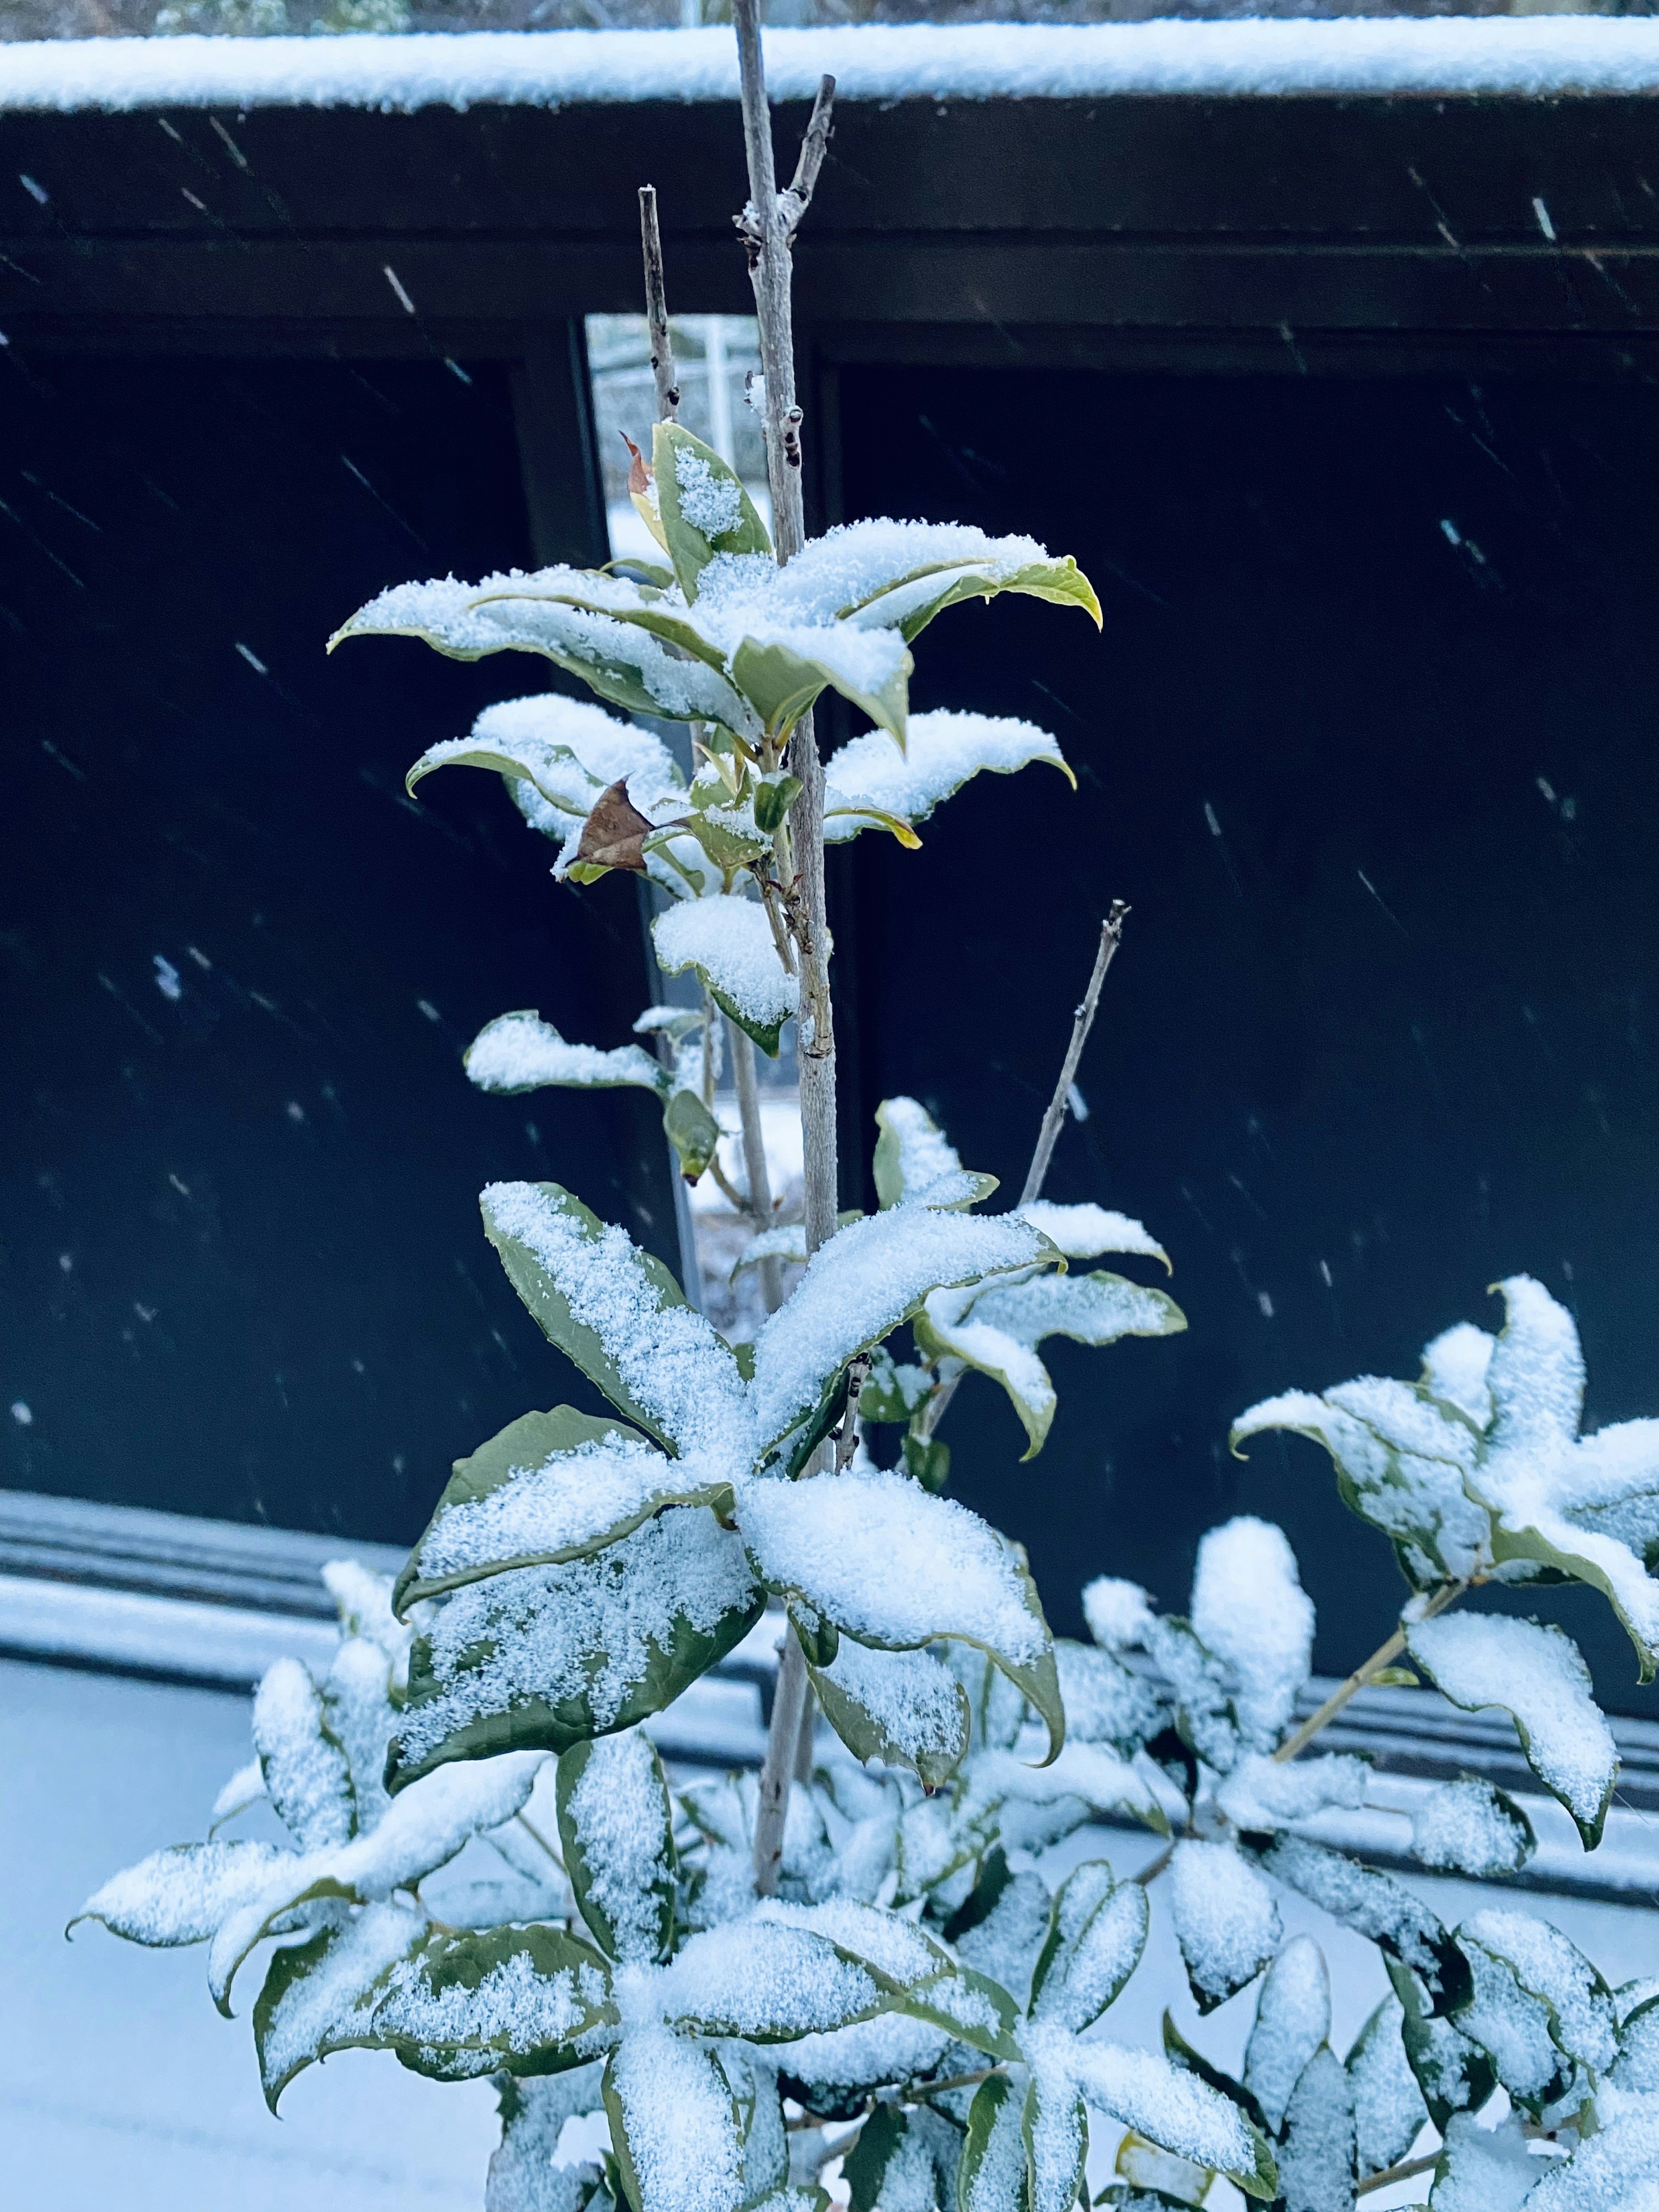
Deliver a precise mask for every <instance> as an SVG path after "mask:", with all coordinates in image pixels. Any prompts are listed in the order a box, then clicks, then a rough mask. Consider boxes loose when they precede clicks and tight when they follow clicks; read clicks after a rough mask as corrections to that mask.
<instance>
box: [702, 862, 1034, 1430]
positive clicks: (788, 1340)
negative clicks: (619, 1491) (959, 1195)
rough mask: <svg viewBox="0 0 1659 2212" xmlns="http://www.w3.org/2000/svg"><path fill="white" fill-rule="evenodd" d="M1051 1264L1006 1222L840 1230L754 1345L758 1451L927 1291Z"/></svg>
mask: <svg viewBox="0 0 1659 2212" xmlns="http://www.w3.org/2000/svg"><path fill="white" fill-rule="evenodd" d="M705 903H707V902H705ZM1054 1256H1055V1255H1054V1254H1053V1253H1051V1252H1050V1251H1049V1249H1048V1246H1047V1245H1046V1244H1045V1243H1044V1241H1043V1239H1042V1237H1040V1236H1039V1235H1038V1234H1037V1232H1036V1230H1034V1229H1030V1228H1028V1227H1027V1226H1026V1225H1025V1224H1024V1222H1022V1221H1018V1220H1017V1219H1015V1218H1013V1217H1012V1216H1011V1215H1007V1214H1001V1215H994V1216H991V1217H989V1218H981V1217H980V1216H978V1215H974V1214H966V1213H950V1212H939V1211H936V1210H935V1209H933V1207H930V1206H894V1207H891V1208H890V1209H889V1210H888V1211H886V1212H882V1213H876V1214H870V1215H866V1216H865V1217H864V1218H861V1219H860V1220H857V1221H852V1222H849V1223H848V1225H847V1226H846V1227H845V1228H843V1229H838V1230H837V1231H836V1233H835V1235H834V1236H833V1237H830V1238H829V1242H828V1243H825V1244H823V1245H821V1246H820V1247H819V1249H817V1251H816V1252H815V1253H814V1254H813V1255H812V1258H811V1261H810V1262H809V1264H808V1267H807V1270H806V1273H805V1275H804V1276H803V1277H802V1279H801V1284H800V1287H799V1290H798V1291H796V1292H795V1294H794V1296H793V1297H792V1298H791V1299H790V1300H789V1302H788V1303H787V1305H785V1306H783V1307H781V1309H780V1310H779V1311H778V1312H776V1313H775V1314H774V1315H773V1316H771V1318H770V1320H769V1321H768V1322H767V1323H766V1325H765V1327H764V1328H763V1329H762V1330H761V1332H760V1334H759V1335H758V1336H757V1338H756V1340H755V1380H754V1397H755V1414H756V1419H757V1425H758V1430H759V1436H760V1441H761V1443H762V1445H763V1446H764V1445H766V1444H769V1443H776V1442H777V1441H778V1439H779V1438H781V1437H783V1436H784V1435H786V1434H787V1431H789V1430H790V1429H791V1428H793V1426H794V1425H795V1424H796V1423H798V1422H799V1421H801V1420H803V1419H805V1418H806V1417H807V1416H808V1415H809V1414H811V1412H812V1411H813V1409H814V1408H815V1407H817V1405H818V1404H819V1402H820V1401H821V1400H822V1398H823V1395H824V1394H825V1392H826V1390H827V1389H829V1386H830V1384H831V1383H833V1381H834V1379H835V1377H836V1376H837V1375H838V1374H839V1373H840V1371H841V1370H842V1368H844V1367H845V1366H846V1364H847V1363H848V1361H849V1360H851V1359H853V1358H856V1356H857V1355H858V1354H859V1353H860V1352H864V1351H867V1350H868V1349H870V1348H871V1347H872V1346H874V1345H876V1344H878V1343H879V1342H880V1341H881V1340H882V1338H883V1337H884V1336H886V1335H888V1334H890V1332H891V1331H892V1330H894V1329H896V1328H898V1327H899V1325H900V1324H901V1323H902V1322H906V1321H908V1320H909V1319H910V1318H911V1316H913V1315H914V1314H915V1312H916V1310H917V1309H918V1308H919V1307H920V1306H921V1302H922V1300H923V1299H924V1298H925V1297H927V1294H928V1292H929V1291H933V1290H937V1289H939V1288H940V1287H942V1286H945V1285H954V1284H966V1283H975V1282H978V1281H980V1280H981V1279H982V1278H984V1277H986V1276H990V1275H995V1274H999V1273H1006V1272H1009V1271H1011V1270H1012V1269H1015V1268H1019V1267H1031V1266H1033V1265H1037V1264H1046V1262H1047V1261H1049V1260H1052V1259H1053V1258H1054Z"/></svg>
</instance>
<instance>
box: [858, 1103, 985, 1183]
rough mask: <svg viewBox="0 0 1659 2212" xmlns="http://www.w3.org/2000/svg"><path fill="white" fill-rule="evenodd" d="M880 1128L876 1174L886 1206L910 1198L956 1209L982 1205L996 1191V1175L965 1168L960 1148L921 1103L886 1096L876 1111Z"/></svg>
mask: <svg viewBox="0 0 1659 2212" xmlns="http://www.w3.org/2000/svg"><path fill="white" fill-rule="evenodd" d="M876 1127H878V1129H879V1130H880V1132H881V1134H880V1135H879V1136H878V1138H877V1139H876V1153H875V1161H874V1166H873V1173H874V1176H875V1182H876V1197H877V1200H878V1202H879V1204H880V1205H881V1206H883V1207H886V1206H897V1205H898V1204H900V1202H901V1201H902V1200H909V1201H910V1203H912V1204H913V1205H916V1206H945V1207H946V1208H951V1209H955V1208H958V1207H962V1206H977V1205H978V1204H979V1202H980V1201H981V1199H986V1198H988V1197H989V1196H990V1195H991V1193H992V1192H993V1191H994V1189H995V1188H996V1187H997V1178H996V1177H995V1176H991V1175H977V1174H975V1173H974V1172H972V1171H971V1170H969V1169H967V1168H964V1167H963V1164H962V1160H961V1157H960V1155H959V1154H958V1152H957V1148H956V1146H954V1145H953V1144H952V1143H951V1140H950V1139H949V1138H948V1137H946V1135H945V1132H944V1131H943V1130H942V1129H941V1128H940V1127H939V1124H938V1122H937V1121H934V1119H933V1115H931V1114H929V1113H928V1112H927V1109H926V1108H925V1107H924V1106H922V1105H921V1104H920V1103H918V1101H917V1100H915V1099H914V1098H884V1099H883V1100H882V1102H881V1103H880V1105H879V1106H878V1107H877V1109H876Z"/></svg>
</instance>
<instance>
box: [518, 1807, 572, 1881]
mask: <svg viewBox="0 0 1659 2212" xmlns="http://www.w3.org/2000/svg"><path fill="white" fill-rule="evenodd" d="M513 1819H514V1820H516V1821H517V1822H518V1824H519V1826H520V1827H521V1828H522V1829H523V1830H524V1832H525V1833H526V1835H527V1836H529V1837H530V1838H532V1840H533V1841H534V1842H536V1843H538V1844H540V1845H541V1847H542V1849H543V1850H544V1851H545V1852H546V1853H547V1856H548V1857H549V1858H550V1859H551V1860H552V1862H553V1863H554V1865H555V1866H556V1867H557V1869H559V1872H560V1873H561V1874H562V1873H563V1872H564V1861H563V1860H562V1858H561V1857H560V1856H559V1854H558V1853H557V1851H556V1850H554V1848H553V1846H552V1844H550V1843H549V1842H548V1840H547V1838H546V1837H545V1836H544V1835H543V1833H542V1832H541V1830H540V1829H539V1828H538V1826H536V1824H535V1822H534V1821H533V1820H526V1818H525V1816H524V1814H522V1813H515V1814H513Z"/></svg>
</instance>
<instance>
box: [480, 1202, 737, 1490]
mask: <svg viewBox="0 0 1659 2212" xmlns="http://www.w3.org/2000/svg"><path fill="white" fill-rule="evenodd" d="M479 1204H480V1206H481V1208H482V1211H483V1224H484V1234H485V1235H486V1236H487V1237H489V1241H490V1243H492V1244H493V1245H494V1246H495V1249H496V1251H497V1253H498V1254H499V1255H500V1256H501V1265H502V1266H503V1267H505V1268H506V1270H507V1279H508V1281H509V1282H510V1283H511V1284H512V1285H513V1289H514V1290H515V1291H517V1292H518V1293H519V1296H520V1297H521V1298H522V1299H523V1300H524V1302H525V1304H526V1306H528V1308H529V1309H530V1311H531V1313H532V1316H534V1318H535V1320H536V1321H537V1322H538V1323H539V1324H540V1326H541V1329H542V1333H543V1334H544V1336H545V1337H546V1338H547V1339H548V1341H549V1342H550V1344H553V1345H555V1346H557V1348H558V1349H559V1350H560V1351H561V1352H564V1353H565V1354H566V1355H567V1357H568V1358H571V1359H573V1360H574V1362H575V1363H576V1364H577V1366H578V1367H580V1369H581V1370H582V1372H583V1374H584V1375H586V1376H587V1377H588V1379H589V1381H590V1382H592V1383H597V1384H598V1386H599V1389H601V1390H603V1391H604V1393H605V1396H606V1397H607V1398H609V1399H610V1400H611V1403H612V1404H613V1405H614V1406H617V1407H619V1408H620V1409H621V1411H622V1412H623V1413H625V1414H627V1416H628V1418H629V1419H630V1420H631V1421H634V1422H635V1423H637V1425H639V1426H640V1427H641V1428H642V1429H643V1430H645V1431H646V1432H647V1435H650V1436H653V1437H655V1438H656V1439H657V1441H658V1443H661V1444H663V1445H665V1446H666V1448H667V1449H669V1450H670V1451H680V1450H685V1449H691V1448H693V1447H694V1446H695V1445H696V1444H697V1443H699V1442H702V1441H705V1440H706V1441H707V1442H708V1443H709V1444H710V1445H711V1446H716V1445H723V1444H724V1443H725V1440H726V1437H729V1436H730V1435H732V1434H736V1435H738V1436H742V1435H743V1433H744V1431H745V1430H746V1429H747V1427H748V1413H747V1406H746V1394H745V1392H744V1386H743V1381H742V1377H741V1376H739V1375H738V1370H737V1364H736V1362H735V1361H734V1360H733V1358H732V1353H731V1351H730V1349H729V1348H728V1347H727V1346H726V1344H725V1343H724V1341H723V1340H721V1339H720V1337H719V1336H717V1335H716V1334H715V1333H714V1330H713V1328H710V1327H709V1325H708V1322H706V1321H705V1320H704V1319H703V1317H702V1315H701V1314H698V1313H695V1312H694V1311H693V1310H692V1309H691V1308H690V1305H688V1304H687V1303H686V1299H685V1294H684V1291H682V1290H681V1289H680V1286H679V1285H678V1283H677V1282H676V1281H675V1280H674V1278H673V1277H672V1275H671V1274H670V1273H669V1272H668V1270H667V1268H666V1267H664V1266H663V1264H662V1262H661V1261H660V1260H658V1259H655V1258H653V1255H651V1254H650V1253H648V1252H641V1250H640V1249H639V1248H638V1246H637V1245H635V1244H634V1243H630V1242H629V1239H628V1237H626V1236H625V1235H624V1234H623V1231H621V1230H620V1229H616V1228H609V1229H608V1228H607V1227H606V1226H605V1224H604V1223H603V1222H601V1221H600V1220H599V1218H598V1216H597V1215H596V1214H593V1213H591V1212H589V1211H588V1209H587V1208H586V1206H584V1205H583V1204H582V1203H581V1201H580V1200H579V1199H576V1198H574V1197H572V1195H571V1194H570V1193H569V1192H568V1190H565V1189H562V1188H561V1187H560V1185H559V1184H557V1183H556V1182H508V1183H501V1182H498V1183H491V1184H490V1185H489V1188H488V1189H487V1190H485V1191H484V1192H483V1194H482V1197H481V1198H480V1200H479Z"/></svg>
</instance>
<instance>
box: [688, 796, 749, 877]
mask: <svg viewBox="0 0 1659 2212" xmlns="http://www.w3.org/2000/svg"><path fill="white" fill-rule="evenodd" d="M671 836H675V837H690V838H692V839H694V840H695V841H696V843H697V844H699V845H701V846H702V849H703V851H704V852H705V853H706V854H707V855H708V859H709V860H711V861H712V862H713V863H714V866H715V867H717V868H718V869H719V870H720V873H721V875H722V876H733V875H735V874H736V873H737V872H738V869H739V868H752V867H753V866H754V865H755V863H756V861H757V860H766V859H767V858H769V855H770V854H771V850H772V841H771V839H770V837H768V836H763V835H762V834H761V832H760V830H759V829H758V828H757V827H755V826H754V825H753V824H752V823H751V822H750V818H749V817H748V816H747V814H746V813H744V811H741V810H739V809H738V808H737V807H736V806H733V805H731V804H729V803H728V804H727V805H722V806H719V807H714V806H711V807H708V809H706V810H704V811H694V812H692V813H690V814H688V815H685V816H684V817H681V819H680V820H678V822H674V823H669V824H667V825H665V828H664V829H663V831H662V833H661V838H662V840H663V841H666V840H667V839H669V838H670V837H671Z"/></svg>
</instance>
